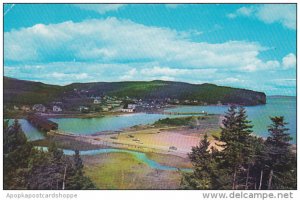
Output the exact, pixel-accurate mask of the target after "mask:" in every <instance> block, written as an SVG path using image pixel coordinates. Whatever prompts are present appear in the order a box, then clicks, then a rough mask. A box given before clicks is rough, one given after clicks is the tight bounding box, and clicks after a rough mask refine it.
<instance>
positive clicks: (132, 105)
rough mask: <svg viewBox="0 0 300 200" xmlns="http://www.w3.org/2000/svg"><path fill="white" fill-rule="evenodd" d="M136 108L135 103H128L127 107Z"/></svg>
mask: <svg viewBox="0 0 300 200" xmlns="http://www.w3.org/2000/svg"><path fill="white" fill-rule="evenodd" d="M135 108H136V104H128V109H133V110H134V109H135Z"/></svg>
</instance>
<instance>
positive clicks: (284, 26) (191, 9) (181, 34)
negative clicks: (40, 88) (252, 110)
mask: <svg viewBox="0 0 300 200" xmlns="http://www.w3.org/2000/svg"><path fill="white" fill-rule="evenodd" d="M4 75H5V76H9V77H14V78H18V79H24V80H33V81H41V82H44V83H50V84H59V85H66V84H69V83H73V82H95V81H129V80H157V79H160V80H172V81H183V82H189V83H196V84H201V83H214V84H217V85H225V86H232V87H240V88H247V89H252V90H257V91H263V92H265V93H266V94H267V95H295V94H296V5H294V4H284V5H283V4H281V5H280V4H180V5H179V4H129V5H128V4H5V5H4Z"/></svg>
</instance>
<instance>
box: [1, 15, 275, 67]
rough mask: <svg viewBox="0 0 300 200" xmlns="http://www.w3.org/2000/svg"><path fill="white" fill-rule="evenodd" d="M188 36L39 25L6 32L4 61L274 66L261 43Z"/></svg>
mask: <svg viewBox="0 0 300 200" xmlns="http://www.w3.org/2000/svg"><path fill="white" fill-rule="evenodd" d="M182 35H183V34H182V32H177V31H175V30H172V29H168V28H159V27H153V26H145V25H142V24H137V23H134V22H132V21H129V20H119V19H116V18H107V19H103V20H96V19H93V20H86V21H83V22H78V23H74V22H72V21H67V22H63V23H59V24H50V25H43V24H38V25H35V26H33V27H29V28H23V29H20V30H13V31H10V32H5V33H4V47H5V48H4V58H5V61H15V62H26V61H31V62H44V63H49V62H56V61H58V60H59V61H64V62H69V61H72V60H76V61H79V62H100V63H112V62H122V61H123V60H125V61H126V62H136V61H140V60H142V61H143V60H146V61H147V62H154V61H155V62H158V64H159V65H160V66H165V65H167V66H171V67H172V68H182V67H185V68H186V67H188V68H195V69H206V68H229V69H230V70H234V69H237V70H239V69H247V68H251V69H252V70H249V71H255V70H259V69H264V66H269V61H263V60H261V59H260V58H258V55H259V53H260V52H261V51H265V50H267V48H265V47H262V46H261V45H260V44H259V43H254V42H247V41H227V42H224V43H214V44H211V43H207V42H193V41H191V40H190V39H189V38H186V37H187V36H185V37H183V36H182ZM187 35H189V32H187ZM272 62H273V61H272ZM274 62H276V61H274ZM140 67H143V66H140Z"/></svg>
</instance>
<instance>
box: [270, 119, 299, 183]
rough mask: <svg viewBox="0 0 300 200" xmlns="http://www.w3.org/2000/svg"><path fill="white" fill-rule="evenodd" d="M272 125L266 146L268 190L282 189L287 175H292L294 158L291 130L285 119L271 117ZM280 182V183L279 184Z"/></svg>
mask: <svg viewBox="0 0 300 200" xmlns="http://www.w3.org/2000/svg"><path fill="white" fill-rule="evenodd" d="M270 119H271V121H272V124H271V125H270V126H269V127H268V131H269V134H270V136H269V137H268V138H267V140H266V142H265V145H266V154H267V159H266V161H265V162H266V165H267V168H268V181H267V189H281V188H282V187H283V186H284V185H285V184H284V179H285V178H286V177H285V174H287V173H292V170H294V169H293V166H294V165H293V157H294V154H293V153H292V152H291V150H290V149H291V148H290V147H291V144H290V140H291V139H292V138H291V137H290V134H289V132H288V131H289V129H288V128H286V125H287V123H286V122H285V121H284V117H282V116H281V117H271V118H270ZM278 182H279V183H278Z"/></svg>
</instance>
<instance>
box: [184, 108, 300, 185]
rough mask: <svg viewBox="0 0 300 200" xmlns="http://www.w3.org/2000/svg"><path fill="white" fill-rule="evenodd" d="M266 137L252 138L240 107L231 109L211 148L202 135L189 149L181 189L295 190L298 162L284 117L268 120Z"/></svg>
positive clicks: (244, 111)
mask: <svg viewBox="0 0 300 200" xmlns="http://www.w3.org/2000/svg"><path fill="white" fill-rule="evenodd" d="M270 119H271V124H270V125H269V126H268V132H269V136H268V137H267V138H266V139H263V138H261V137H257V136H254V135H253V134H252V133H253V131H252V127H253V126H252V125H251V122H250V121H249V120H248V119H247V114H246V110H245V108H243V107H236V106H231V107H230V108H229V109H228V111H227V112H226V114H225V117H224V119H223V121H222V126H221V134H220V136H219V137H215V140H216V141H217V142H216V144H217V146H218V148H215V147H212V145H211V144H210V142H209V140H208V136H207V135H205V136H204V139H203V140H201V141H200V144H199V145H198V146H196V147H193V148H192V151H191V153H189V155H188V156H189V158H190V160H191V162H192V164H193V172H192V173H184V174H183V177H182V180H181V187H182V189H203V190H209V189H214V190H217V189H232V190H237V189H238V190H240V189H244V190H267V189H268V190H270V189H277V190H278V189H285V190H286V189H297V160H296V153H295V152H293V151H292V148H291V144H290V140H291V139H292V138H291V137H290V134H289V129H288V128H286V125H287V123H286V122H285V121H284V117H282V116H280V117H278V116H275V117H270Z"/></svg>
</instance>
